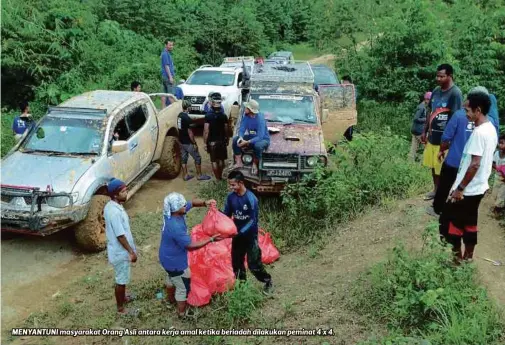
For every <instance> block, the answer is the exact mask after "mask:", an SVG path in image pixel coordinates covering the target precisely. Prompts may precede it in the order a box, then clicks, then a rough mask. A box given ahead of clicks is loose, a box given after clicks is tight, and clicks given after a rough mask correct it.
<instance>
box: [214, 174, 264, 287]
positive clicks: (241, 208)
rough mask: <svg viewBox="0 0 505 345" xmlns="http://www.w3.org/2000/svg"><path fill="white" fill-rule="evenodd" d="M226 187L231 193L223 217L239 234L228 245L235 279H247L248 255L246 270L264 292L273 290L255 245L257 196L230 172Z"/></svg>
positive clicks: (257, 214)
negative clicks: (231, 223)
mask: <svg viewBox="0 0 505 345" xmlns="http://www.w3.org/2000/svg"><path fill="white" fill-rule="evenodd" d="M228 184H229V186H230V189H231V190H232V191H233V192H231V193H230V194H228V197H227V198H226V201H225V204H224V211H223V213H224V214H226V215H227V216H228V217H231V218H232V219H233V222H234V223H235V225H236V226H237V229H238V234H237V235H236V236H235V237H233V240H232V244H231V260H232V266H233V272H234V273H235V277H236V278H238V279H240V280H245V279H246V271H245V266H244V259H245V256H246V254H247V266H248V267H249V270H250V271H251V273H252V274H253V275H254V276H255V277H256V279H258V280H259V281H260V282H262V283H265V287H264V290H263V291H264V292H265V294H268V293H270V292H271V290H272V277H271V276H270V274H268V273H267V272H266V270H265V267H264V266H263V263H262V262H261V249H260V247H259V245H258V220H259V204H258V199H257V198H256V196H255V195H254V194H253V193H252V192H251V191H249V190H247V188H246V187H245V185H244V175H243V174H242V173H241V172H240V171H232V172H231V173H230V175H229V176H228Z"/></svg>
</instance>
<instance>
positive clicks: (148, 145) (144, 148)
mask: <svg viewBox="0 0 505 345" xmlns="http://www.w3.org/2000/svg"><path fill="white" fill-rule="evenodd" d="M126 122H127V125H128V129H129V130H130V132H131V133H132V137H133V139H134V140H135V142H136V144H137V147H136V148H135V150H136V153H135V155H136V157H137V161H138V166H137V170H138V173H140V172H142V171H143V170H144V169H145V168H147V166H148V165H149V164H150V163H151V160H152V158H153V155H154V150H155V148H156V140H157V137H158V121H157V119H156V114H155V112H154V109H153V108H152V106H150V104H149V103H148V102H145V103H142V104H137V105H135V106H134V107H133V108H131V109H130V111H129V113H128V114H127V116H126Z"/></svg>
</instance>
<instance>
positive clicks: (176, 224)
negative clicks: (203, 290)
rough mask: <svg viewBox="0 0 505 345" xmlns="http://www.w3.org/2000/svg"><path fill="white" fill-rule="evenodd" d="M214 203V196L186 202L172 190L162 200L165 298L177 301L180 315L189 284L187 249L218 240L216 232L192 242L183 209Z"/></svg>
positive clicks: (161, 247)
mask: <svg viewBox="0 0 505 345" xmlns="http://www.w3.org/2000/svg"><path fill="white" fill-rule="evenodd" d="M215 204H216V201H215V200H207V201H203V200H199V199H195V200H193V201H190V202H187V201H186V199H185V198H184V196H183V195H182V194H179V193H175V192H173V193H170V194H168V195H167V196H166V197H165V199H164V201H163V226H162V228H161V243H160V250H159V259H160V264H161V266H163V269H165V271H166V272H167V274H168V277H167V280H166V283H165V289H166V293H167V300H168V302H170V303H177V314H178V315H179V317H181V318H183V317H185V316H186V308H187V303H186V301H187V299H188V295H189V291H190V284H191V280H190V279H191V272H190V270H189V264H188V250H195V249H198V248H201V247H204V246H206V245H207V244H209V243H210V242H214V241H219V240H221V238H220V237H219V236H218V235H216V236H213V237H210V238H208V239H206V240H202V241H198V242H193V241H192V240H191V237H190V236H189V234H188V227H187V225H186V213H187V212H188V211H189V210H190V209H191V208H193V207H208V206H211V205H215Z"/></svg>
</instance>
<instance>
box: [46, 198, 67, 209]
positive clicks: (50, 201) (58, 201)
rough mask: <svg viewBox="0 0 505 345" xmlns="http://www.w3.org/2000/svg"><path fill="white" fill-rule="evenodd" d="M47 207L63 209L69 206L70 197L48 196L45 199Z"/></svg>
mask: <svg viewBox="0 0 505 345" xmlns="http://www.w3.org/2000/svg"><path fill="white" fill-rule="evenodd" d="M47 205H48V206H51V207H56V208H65V207H67V206H68V205H70V197H68V196H52V197H51V196H49V197H47Z"/></svg>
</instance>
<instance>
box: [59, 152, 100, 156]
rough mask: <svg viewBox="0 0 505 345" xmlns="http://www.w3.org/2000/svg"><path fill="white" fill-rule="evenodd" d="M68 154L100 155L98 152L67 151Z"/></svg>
mask: <svg viewBox="0 0 505 345" xmlns="http://www.w3.org/2000/svg"><path fill="white" fill-rule="evenodd" d="M66 154H67V155H73V156H96V155H98V153H97V152H67V153H66Z"/></svg>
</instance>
